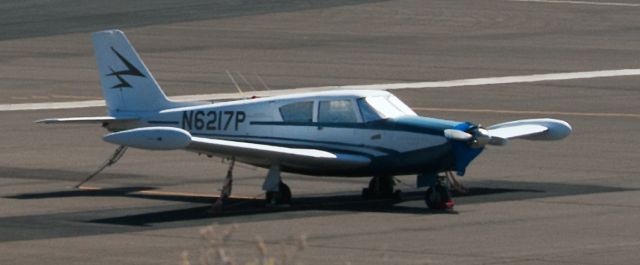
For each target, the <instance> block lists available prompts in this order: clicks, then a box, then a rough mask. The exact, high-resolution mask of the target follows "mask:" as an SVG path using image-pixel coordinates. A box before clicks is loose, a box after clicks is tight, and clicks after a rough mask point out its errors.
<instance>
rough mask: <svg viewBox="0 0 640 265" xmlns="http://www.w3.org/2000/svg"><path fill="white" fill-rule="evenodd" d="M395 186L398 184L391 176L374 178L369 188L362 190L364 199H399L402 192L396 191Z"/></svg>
mask: <svg viewBox="0 0 640 265" xmlns="http://www.w3.org/2000/svg"><path fill="white" fill-rule="evenodd" d="M395 185H396V182H395V180H394V179H393V176H391V175H379V176H374V177H373V178H371V181H369V186H368V187H367V188H364V189H362V197H364V198H397V197H398V196H399V194H400V191H399V190H394V187H395Z"/></svg>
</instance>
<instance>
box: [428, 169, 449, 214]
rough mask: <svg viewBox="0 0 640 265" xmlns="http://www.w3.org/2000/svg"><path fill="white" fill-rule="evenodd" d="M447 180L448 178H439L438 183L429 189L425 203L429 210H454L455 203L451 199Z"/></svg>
mask: <svg viewBox="0 0 640 265" xmlns="http://www.w3.org/2000/svg"><path fill="white" fill-rule="evenodd" d="M447 180H448V178H447V176H438V180H437V181H436V183H435V184H434V185H433V186H431V187H429V188H428V189H427V192H426V193H425V195H424V201H425V202H426V203H427V206H429V208H431V209H434V210H448V209H453V206H454V205H455V203H454V202H453V199H452V198H451V192H450V191H449V187H448V185H447Z"/></svg>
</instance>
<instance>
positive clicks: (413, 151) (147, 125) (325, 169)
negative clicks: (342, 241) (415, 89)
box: [37, 30, 572, 209]
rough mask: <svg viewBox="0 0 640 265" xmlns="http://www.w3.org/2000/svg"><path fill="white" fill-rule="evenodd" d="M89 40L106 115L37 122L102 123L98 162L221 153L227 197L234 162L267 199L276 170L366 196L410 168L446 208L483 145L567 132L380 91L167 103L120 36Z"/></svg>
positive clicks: (554, 123)
mask: <svg viewBox="0 0 640 265" xmlns="http://www.w3.org/2000/svg"><path fill="white" fill-rule="evenodd" d="M93 44H94V49H95V55H96V59H97V64H98V70H99V73H100V81H101V85H102V93H103V95H104V98H105V101H106V105H107V108H108V116H104V117H76V118H54V119H44V120H39V121H37V122H42V123H97V124H102V126H103V127H104V128H106V129H107V130H108V131H109V133H108V134H106V135H104V137H103V139H104V141H106V142H109V143H112V144H116V145H119V146H120V147H119V148H118V149H117V151H116V153H115V154H114V155H113V157H112V158H111V159H110V160H108V163H107V165H111V164H113V163H115V161H117V159H118V158H119V157H121V156H122V154H123V152H124V151H125V150H126V148H127V147H133V148H140V149H145V150H187V151H191V152H195V153H200V154H206V155H209V156H220V157H223V158H230V159H231V160H232V162H231V165H230V169H229V173H228V175H227V179H226V180H225V185H224V188H223V189H222V195H221V198H226V197H228V196H229V195H230V193H231V183H232V181H231V180H232V179H231V177H232V174H231V171H232V170H233V164H234V162H236V161H238V162H243V163H247V164H251V165H255V166H259V167H264V168H268V173H267V176H266V177H265V180H264V183H263V186H262V188H263V190H264V191H266V199H267V203H269V204H274V205H280V204H288V203H290V200H291V191H290V189H289V187H288V186H287V185H286V184H285V183H284V182H283V181H282V178H281V172H295V173H301V174H308V175H318V176H343V177H366V176H370V177H372V179H371V181H370V183H369V186H368V188H365V189H363V195H365V196H369V197H377V196H382V197H385V196H392V195H393V193H394V185H395V181H394V178H393V177H394V176H395V175H406V174H416V175H417V176H418V181H417V182H418V185H419V186H422V187H426V186H428V187H429V188H428V189H427V191H426V194H425V202H426V203H427V205H428V207H430V208H434V209H447V208H451V207H452V206H453V201H452V200H451V196H450V192H449V188H450V186H451V182H456V181H455V179H453V174H452V173H451V171H455V172H456V173H457V175H459V176H462V175H464V173H465V169H466V167H467V166H468V165H469V163H470V162H471V161H472V160H473V159H474V158H475V157H476V156H478V155H479V154H480V153H481V152H482V151H483V149H484V148H485V147H486V146H487V145H497V146H502V145H505V144H507V143H508V142H509V140H511V139H528V140H559V139H562V138H565V137H567V136H568V135H569V134H570V133H571V130H572V129H571V126H570V125H569V124H568V123H567V122H564V121H561V120H556V119H548V118H545V119H527V120H517V121H510V122H505V123H500V124H496V125H492V126H489V127H482V126H479V125H476V124H472V123H469V122H457V121H449V120H441V119H434V118H427V117H421V116H418V115H417V114H416V113H415V112H414V111H413V110H411V108H409V107H408V106H407V105H405V104H404V103H403V102H402V101H400V100H399V99H398V98H397V97H395V96H394V95H392V94H390V93H389V92H386V91H382V90H380V91H378V90H342V91H340V90H336V91H324V92H311V93H301V94H293V95H285V96H273V97H265V98H255V99H242V100H235V101H228V102H219V103H208V102H175V101H171V100H169V99H168V98H167V97H166V96H165V94H164V92H163V91H162V90H161V88H160V86H159V85H158V83H157V82H156V80H155V79H154V78H153V76H152V75H151V72H149V69H147V67H146V66H145V65H144V63H143V62H142V60H141V59H140V57H139V56H138V54H137V53H136V51H135V50H134V48H133V47H132V45H131V44H130V43H129V41H128V39H127V38H126V36H125V35H124V33H123V32H121V31H119V30H107V31H100V32H96V33H94V34H93ZM103 168H104V167H103ZM443 173H444V174H445V175H444V176H443V175H442V174H443ZM447 176H449V177H447ZM219 201H222V200H219Z"/></svg>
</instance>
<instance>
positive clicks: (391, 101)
mask: <svg viewBox="0 0 640 265" xmlns="http://www.w3.org/2000/svg"><path fill="white" fill-rule="evenodd" d="M358 107H359V108H360V112H362V116H363V118H364V120H365V121H373V120H380V119H387V118H395V117H400V116H417V114H416V113H415V112H413V110H411V108H409V106H407V105H405V104H404V103H402V101H400V100H399V99H398V98H396V97H394V96H371V97H366V98H361V99H358Z"/></svg>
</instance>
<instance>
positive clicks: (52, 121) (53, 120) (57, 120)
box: [36, 116, 138, 124]
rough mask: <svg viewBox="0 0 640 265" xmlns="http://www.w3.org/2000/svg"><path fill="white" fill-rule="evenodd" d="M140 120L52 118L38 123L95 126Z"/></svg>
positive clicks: (128, 118)
mask: <svg viewBox="0 0 640 265" xmlns="http://www.w3.org/2000/svg"><path fill="white" fill-rule="evenodd" d="M136 120H138V118H135V117H118V118H116V117H111V116H103V117H72V118H51V119H42V120H37V121H36V123H45V124H56V123H71V124H74V123H75V124H95V123H104V122H114V121H117V122H127V121H136Z"/></svg>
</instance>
